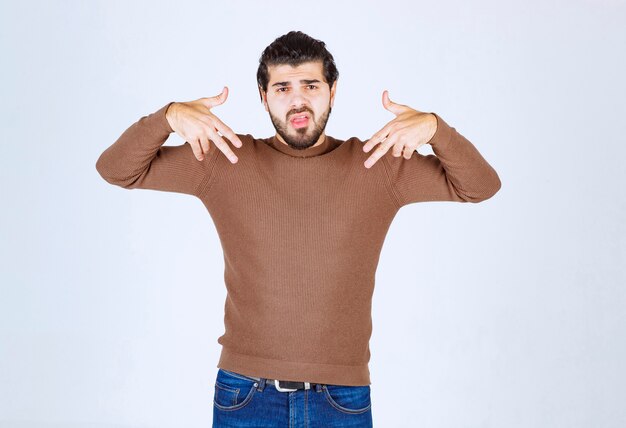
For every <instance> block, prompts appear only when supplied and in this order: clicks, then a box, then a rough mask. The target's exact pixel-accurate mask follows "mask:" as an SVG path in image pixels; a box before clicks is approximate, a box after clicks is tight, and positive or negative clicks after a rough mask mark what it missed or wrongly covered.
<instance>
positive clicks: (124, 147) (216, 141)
mask: <svg viewBox="0 0 626 428" xmlns="http://www.w3.org/2000/svg"><path fill="white" fill-rule="evenodd" d="M227 93H228V92H227V88H224V91H223V92H222V93H221V94H220V95H218V96H216V97H210V98H201V99H199V100H196V101H192V102H189V103H174V102H170V103H168V104H166V105H165V106H163V107H162V108H160V109H159V110H157V111H156V112H154V113H151V114H149V115H147V116H143V117H142V118H140V119H139V120H138V121H137V122H135V123H134V124H133V125H131V126H130V127H129V128H128V129H126V131H124V133H123V134H122V135H121V136H120V137H119V138H118V139H117V141H116V142H115V143H113V145H111V146H110V147H108V148H107V149H106V150H105V151H104V152H103V153H102V154H101V155H100V157H99V158H98V160H97V162H96V169H97V170H98V173H99V174H100V175H101V176H102V178H104V179H105V180H106V181H107V182H109V183H111V184H114V185H117V186H120V187H123V188H125V189H136V188H139V189H153V190H162V191H169V192H178V193H187V194H191V195H196V196H198V193H199V192H200V191H201V188H202V183H203V182H204V180H205V179H206V178H207V176H208V174H209V173H210V171H211V168H212V167H213V165H214V163H215V160H216V156H215V155H216V150H217V149H218V148H219V150H221V151H222V152H224V153H226V154H227V156H229V159H231V162H233V163H235V162H236V161H237V158H236V157H235V156H234V153H232V150H231V149H230V147H229V146H228V145H227V144H226V143H225V142H224V140H223V139H222V137H221V136H220V135H218V134H217V132H218V131H220V132H221V133H222V134H223V135H224V136H229V137H230V139H231V141H234V142H235V143H234V144H236V145H237V147H241V140H240V139H239V137H238V136H237V135H236V134H234V132H233V131H232V130H231V129H230V128H228V127H227V126H226V125H224V124H223V123H222V122H221V121H220V120H219V119H218V118H217V117H216V116H215V115H213V114H212V113H211V112H210V108H211V107H213V106H215V105H219V104H222V103H223V102H224V101H225V100H226V95H227ZM172 132H177V133H178V134H179V135H181V136H182V137H183V138H184V139H185V140H186V141H185V143H184V144H182V145H179V146H163V144H164V143H165V141H166V140H167V139H168V137H169V135H170V134H171V133H172Z"/></svg>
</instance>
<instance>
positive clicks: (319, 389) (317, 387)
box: [315, 383, 322, 392]
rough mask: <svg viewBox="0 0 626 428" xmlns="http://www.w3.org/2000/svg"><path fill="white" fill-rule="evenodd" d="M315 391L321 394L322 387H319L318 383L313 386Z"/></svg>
mask: <svg viewBox="0 0 626 428" xmlns="http://www.w3.org/2000/svg"><path fill="white" fill-rule="evenodd" d="M315 391H317V392H321V391H322V385H320V384H319V383H316V384H315Z"/></svg>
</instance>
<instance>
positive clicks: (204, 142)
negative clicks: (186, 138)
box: [198, 135, 211, 155]
mask: <svg viewBox="0 0 626 428" xmlns="http://www.w3.org/2000/svg"><path fill="white" fill-rule="evenodd" d="M198 141H200V147H201V148H202V152H203V153H204V154H205V155H206V154H208V153H209V150H211V143H210V142H209V138H208V137H207V136H206V135H201V136H200V138H199V139H198Z"/></svg>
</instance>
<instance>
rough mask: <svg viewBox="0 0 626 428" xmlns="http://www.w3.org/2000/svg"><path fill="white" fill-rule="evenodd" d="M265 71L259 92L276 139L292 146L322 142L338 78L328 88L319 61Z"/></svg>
mask: <svg viewBox="0 0 626 428" xmlns="http://www.w3.org/2000/svg"><path fill="white" fill-rule="evenodd" d="M268 72H269V83H268V85H267V93H263V91H262V90H261V94H262V96H263V104H264V105H265V110H266V111H267V112H269V114H270V118H271V120H272V124H273V125H274V128H276V136H277V138H278V139H279V140H280V141H281V142H283V143H286V144H288V145H289V146H291V147H293V148H295V149H305V148H307V147H311V146H313V145H315V144H317V143H318V142H321V141H323V139H324V138H325V135H324V129H325V128H326V122H328V116H329V115H330V112H331V109H332V106H333V103H334V100H335V90H336V88H337V81H335V82H334V83H333V87H332V88H329V87H328V83H326V81H325V79H324V69H323V63H322V61H314V62H307V63H303V64H300V65H299V66H297V67H292V66H290V65H286V64H285V65H276V66H270V67H268ZM302 116H305V117H304V118H302V119H301V117H302Z"/></svg>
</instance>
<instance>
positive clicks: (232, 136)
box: [213, 116, 243, 148]
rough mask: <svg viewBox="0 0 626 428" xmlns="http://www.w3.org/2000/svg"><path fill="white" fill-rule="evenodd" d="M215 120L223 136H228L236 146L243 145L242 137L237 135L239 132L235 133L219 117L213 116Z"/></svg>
mask: <svg viewBox="0 0 626 428" xmlns="http://www.w3.org/2000/svg"><path fill="white" fill-rule="evenodd" d="M213 121H214V123H215V127H216V128H217V130H218V131H220V132H221V133H222V135H223V136H225V137H226V138H228V139H229V140H230V141H231V142H232V143H233V145H234V146H235V147H238V148H240V147H241V146H243V143H242V142H241V139H240V138H239V137H238V136H237V134H235V132H234V131H233V130H232V129H231V128H230V127H229V126H228V125H226V124H225V123H224V122H222V120H221V119H220V118H219V117H217V116H213Z"/></svg>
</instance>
